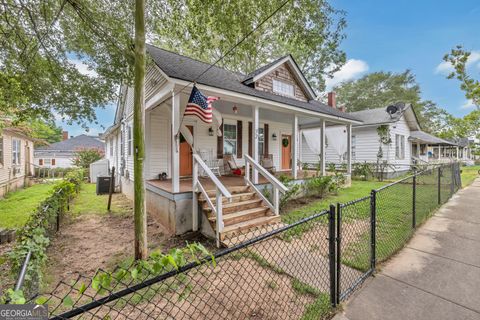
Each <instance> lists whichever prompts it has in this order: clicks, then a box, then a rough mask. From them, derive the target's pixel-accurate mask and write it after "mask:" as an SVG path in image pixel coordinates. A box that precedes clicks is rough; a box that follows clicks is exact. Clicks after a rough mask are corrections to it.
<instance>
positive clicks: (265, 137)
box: [263, 123, 270, 155]
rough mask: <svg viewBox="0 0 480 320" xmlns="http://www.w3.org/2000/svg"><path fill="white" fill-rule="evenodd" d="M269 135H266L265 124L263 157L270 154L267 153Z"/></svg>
mask: <svg viewBox="0 0 480 320" xmlns="http://www.w3.org/2000/svg"><path fill="white" fill-rule="evenodd" d="M269 137H270V135H269V133H268V124H267V123H265V124H264V125H263V146H264V147H263V149H264V150H263V153H264V155H268V154H269V153H270V152H268V140H269Z"/></svg>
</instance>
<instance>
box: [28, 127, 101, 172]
mask: <svg viewBox="0 0 480 320" xmlns="http://www.w3.org/2000/svg"><path fill="white" fill-rule="evenodd" d="M63 139H64V140H63V141H60V142H55V143H52V144H49V145H46V146H40V147H36V148H35V153H34V163H35V166H38V167H41V168H71V167H74V164H73V160H74V158H75V153H76V152H77V151H79V150H84V149H99V150H101V151H102V152H104V151H105V143H104V142H103V141H102V140H101V139H100V138H99V137H98V136H89V135H85V134H81V135H79V136H76V137H72V138H70V139H69V138H68V133H67V134H65V133H64V135H63Z"/></svg>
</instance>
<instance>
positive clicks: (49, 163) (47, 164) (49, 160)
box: [43, 159, 52, 166]
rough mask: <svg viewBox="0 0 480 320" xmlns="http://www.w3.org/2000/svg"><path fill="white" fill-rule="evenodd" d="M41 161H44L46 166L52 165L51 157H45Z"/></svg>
mask: <svg viewBox="0 0 480 320" xmlns="http://www.w3.org/2000/svg"><path fill="white" fill-rule="evenodd" d="M43 163H44V164H45V165H46V166H50V165H52V159H45V160H44V161H43Z"/></svg>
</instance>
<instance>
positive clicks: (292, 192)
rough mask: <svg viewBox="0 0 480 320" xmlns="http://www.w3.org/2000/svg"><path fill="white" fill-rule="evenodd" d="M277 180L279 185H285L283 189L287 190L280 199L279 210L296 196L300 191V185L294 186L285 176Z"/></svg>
mask: <svg viewBox="0 0 480 320" xmlns="http://www.w3.org/2000/svg"><path fill="white" fill-rule="evenodd" d="M278 180H280V182H281V183H283V184H284V185H285V187H287V188H288V191H287V192H285V193H284V194H283V195H282V196H281V197H280V204H279V205H280V209H281V208H283V207H284V206H285V204H286V203H287V202H288V201H289V200H290V199H292V198H294V197H295V196H297V195H298V192H299V191H300V185H299V184H296V183H295V182H293V180H292V179H290V178H289V177H288V176H286V175H283V174H282V175H281V176H280V177H279V178H278Z"/></svg>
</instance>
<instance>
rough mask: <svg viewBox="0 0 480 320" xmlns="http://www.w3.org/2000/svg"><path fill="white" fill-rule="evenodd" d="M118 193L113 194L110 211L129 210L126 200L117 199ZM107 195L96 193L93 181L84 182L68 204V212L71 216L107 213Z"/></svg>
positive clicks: (118, 212)
mask: <svg viewBox="0 0 480 320" xmlns="http://www.w3.org/2000/svg"><path fill="white" fill-rule="evenodd" d="M120 197H121V196H120V195H118V194H115V195H113V199H112V206H111V212H110V213H116V214H121V213H126V212H128V211H129V208H128V206H129V203H128V201H127V200H125V199H123V201H122V200H121V199H119V198H120ZM107 204H108V195H97V193H96V185H95V184H93V183H85V184H83V185H82V187H81V189H80V193H79V194H78V196H77V197H75V199H73V201H72V204H71V205H70V213H71V214H72V215H73V216H78V215H81V214H98V215H105V214H108V213H109V212H108V210H107Z"/></svg>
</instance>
